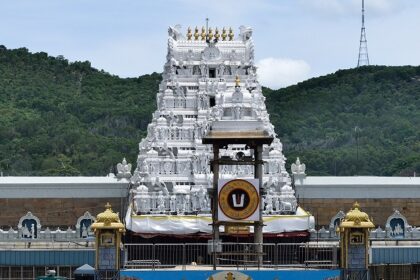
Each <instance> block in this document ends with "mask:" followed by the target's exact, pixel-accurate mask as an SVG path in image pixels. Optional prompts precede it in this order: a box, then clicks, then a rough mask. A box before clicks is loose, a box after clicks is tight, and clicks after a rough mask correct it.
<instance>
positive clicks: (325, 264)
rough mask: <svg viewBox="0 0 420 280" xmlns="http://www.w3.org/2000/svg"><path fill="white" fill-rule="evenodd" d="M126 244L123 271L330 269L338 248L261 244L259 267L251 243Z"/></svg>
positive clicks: (334, 262)
mask: <svg viewBox="0 0 420 280" xmlns="http://www.w3.org/2000/svg"><path fill="white" fill-rule="evenodd" d="M212 244H213V243H182V244H126V245H125V250H124V262H123V266H124V268H135V269H152V270H155V269H168V268H173V269H182V270H185V269H187V268H189V267H190V266H209V267H210V266H213V265H214V263H215V264H216V266H217V267H237V268H238V269H247V268H259V267H268V268H272V269H277V268H281V267H299V268H331V269H335V268H337V267H338V247H337V246H336V245H332V246H331V245H328V244H312V243H279V244H273V243H270V244H262V247H263V253H262V263H260V264H259V262H258V256H259V255H260V253H258V250H257V248H258V246H260V245H261V244H255V243H218V244H217V245H212Z"/></svg>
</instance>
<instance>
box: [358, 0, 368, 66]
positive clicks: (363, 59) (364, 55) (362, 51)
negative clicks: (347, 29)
mask: <svg viewBox="0 0 420 280" xmlns="http://www.w3.org/2000/svg"><path fill="white" fill-rule="evenodd" d="M365 65H369V55H368V48H367V40H366V30H365V0H362V29H361V32H360V45H359V59H358V60H357V67H360V66H365Z"/></svg>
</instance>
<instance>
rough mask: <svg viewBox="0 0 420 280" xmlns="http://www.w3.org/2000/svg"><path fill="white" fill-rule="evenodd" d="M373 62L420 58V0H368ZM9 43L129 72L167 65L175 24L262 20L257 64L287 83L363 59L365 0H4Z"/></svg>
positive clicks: (2, 25)
mask: <svg viewBox="0 0 420 280" xmlns="http://www.w3.org/2000/svg"><path fill="white" fill-rule="evenodd" d="M365 1H366V3H365V7H366V33H367V40H368V49H369V58H370V61H371V64H378V65H419V64H420V35H419V34H420V32H419V27H420V1H418V0H365ZM0 5H1V8H0V11H1V13H0V44H2V45H5V46H6V47H7V48H18V47H26V48H28V49H29V50H30V51H32V52H38V51H45V52H48V53H49V54H50V55H53V56H57V55H64V56H65V57H66V58H67V59H69V60H70V61H75V60H89V61H91V63H92V65H93V66H94V67H96V68H98V69H104V70H105V71H107V72H109V73H111V74H115V75H118V76H121V77H136V76H139V75H143V74H148V73H152V72H161V71H162V69H163V63H164V60H165V55H166V45H167V27H168V26H169V25H175V24H181V25H182V26H183V28H184V30H185V29H186V28H187V27H188V26H192V27H194V26H196V25H198V26H201V25H204V24H205V18H206V17H209V18H210V26H214V27H216V26H217V27H223V26H227V27H229V26H232V27H233V28H235V29H236V31H238V27H239V26H240V25H248V26H251V27H252V28H253V30H254V36H253V37H254V43H255V46H256V61H257V65H258V67H259V70H258V74H259V78H260V81H261V83H262V84H263V85H265V86H269V87H272V88H279V87H283V86H287V85H290V84H294V83H297V82H299V81H302V80H305V79H308V78H310V77H317V76H320V75H325V74H328V73H332V72H335V71H336V70H338V69H346V68H352V67H354V66H355V65H356V64H357V53H358V47H359V36H360V25H361V19H360V13H361V12H360V10H361V0H271V1H270V0H258V1H257V0H254V1H247V0H241V1H237V0H212V1H202V0H172V1H171V0H166V1H164V0H153V1H146V0H144V1H143V0H141V1H140V0H131V1H129V0H118V1H108V0H60V1H57V0H37V1H34V0H0Z"/></svg>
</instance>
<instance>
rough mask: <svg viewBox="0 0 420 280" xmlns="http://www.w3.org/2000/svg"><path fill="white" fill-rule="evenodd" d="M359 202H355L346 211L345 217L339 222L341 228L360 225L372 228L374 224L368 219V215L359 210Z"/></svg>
mask: <svg viewBox="0 0 420 280" xmlns="http://www.w3.org/2000/svg"><path fill="white" fill-rule="evenodd" d="M359 208H360V205H359V203H357V202H355V203H354V204H353V208H352V209H351V210H350V211H349V212H347V214H346V216H345V218H344V219H343V221H342V222H341V224H340V227H341V228H345V227H362V228H373V227H374V224H373V222H372V221H371V220H370V218H369V215H368V214H367V213H365V212H362V211H360V209H359Z"/></svg>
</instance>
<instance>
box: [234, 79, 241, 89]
mask: <svg viewBox="0 0 420 280" xmlns="http://www.w3.org/2000/svg"><path fill="white" fill-rule="evenodd" d="M240 82H241V79H239V76H236V78H235V87H240V85H239V83H240Z"/></svg>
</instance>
